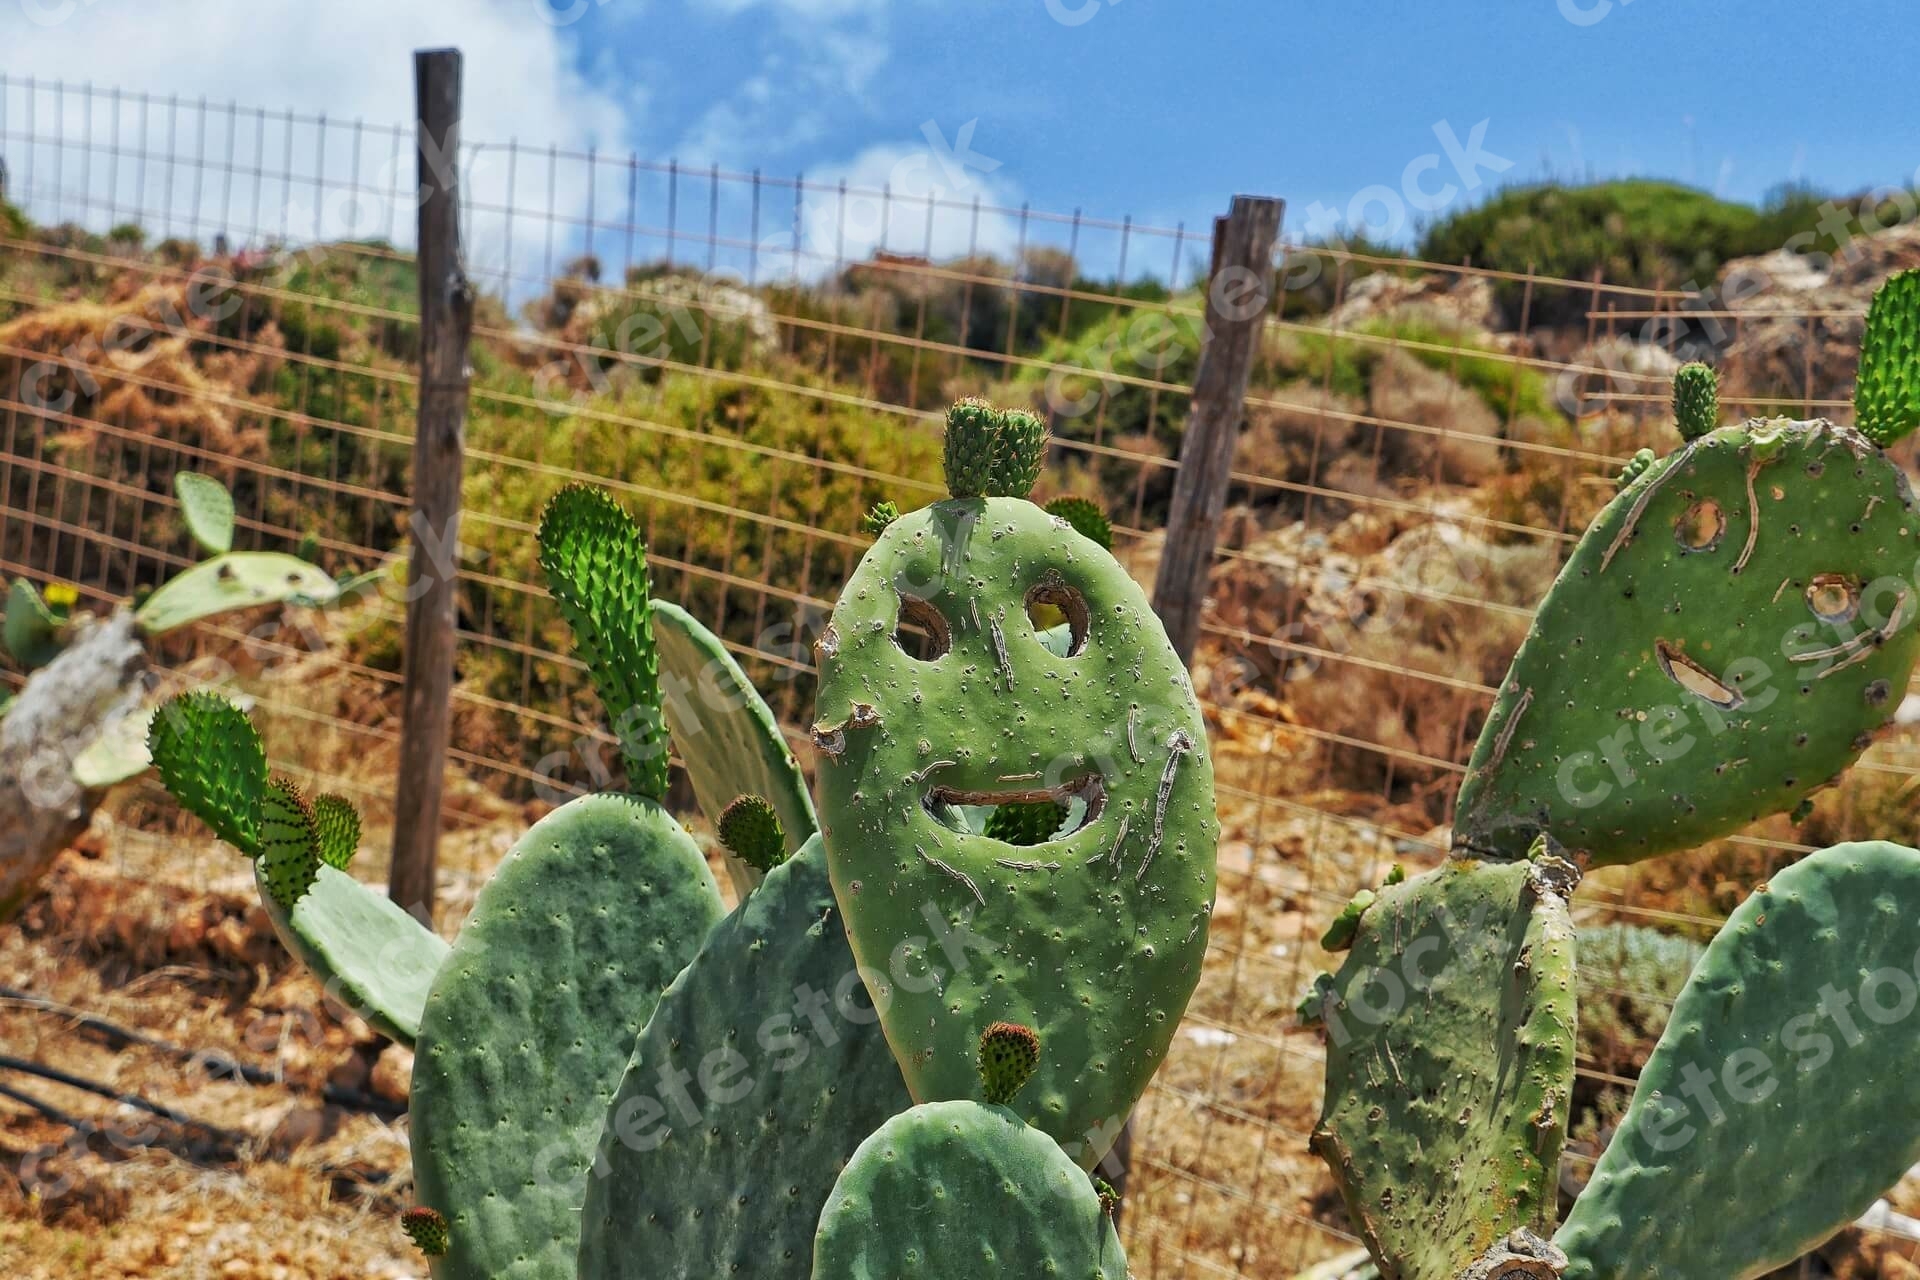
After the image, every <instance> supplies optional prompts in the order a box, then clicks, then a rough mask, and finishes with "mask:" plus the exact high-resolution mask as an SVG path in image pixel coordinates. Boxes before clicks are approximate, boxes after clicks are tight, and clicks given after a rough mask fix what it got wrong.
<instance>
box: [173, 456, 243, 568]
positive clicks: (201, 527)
mask: <svg viewBox="0 0 1920 1280" xmlns="http://www.w3.org/2000/svg"><path fill="white" fill-rule="evenodd" d="M173 491H174V493H175V494H176V495H177V496H178V497H179V499H180V518H181V519H182V520H184V521H186V525H187V532H188V533H191V534H192V535H193V540H194V541H195V542H197V543H199V544H200V545H201V546H202V547H204V548H206V550H208V551H210V552H212V553H213V554H214V555H217V556H218V555H225V554H226V553H227V552H229V551H231V550H233V495H232V494H231V493H228V492H227V486H225V485H223V484H221V483H220V482H219V481H218V480H215V479H214V478H213V477H212V476H203V475H200V474H199V473H198V472H194V471H180V472H176V473H175V474H174V477H173Z"/></svg>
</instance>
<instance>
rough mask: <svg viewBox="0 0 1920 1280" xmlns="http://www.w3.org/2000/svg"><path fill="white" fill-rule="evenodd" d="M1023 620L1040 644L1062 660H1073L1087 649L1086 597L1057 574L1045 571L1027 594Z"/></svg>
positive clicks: (1088, 623) (1088, 619) (1087, 618)
mask: <svg viewBox="0 0 1920 1280" xmlns="http://www.w3.org/2000/svg"><path fill="white" fill-rule="evenodd" d="M1027 620H1028V621H1029V622H1031V623H1033V629H1034V631H1036V632H1037V633H1039V636H1040V643H1041V644H1044V645H1046V646H1047V648H1049V649H1051V650H1053V652H1054V653H1055V654H1056V655H1058V656H1060V657H1062V658H1077V657H1079V656H1080V654H1081V653H1082V652H1084V651H1085V649H1086V647H1087V631H1088V628H1089V626H1090V625H1091V620H1090V618H1089V617H1088V613H1087V598H1086V597H1085V596H1083V595H1081V594H1080V592H1079V591H1078V590H1077V589H1075V588H1073V587H1070V586H1068V585H1067V584H1066V582H1065V581H1064V580H1062V579H1061V577H1060V575H1059V574H1057V573H1053V572H1052V571H1049V572H1048V573H1047V576H1046V577H1044V578H1042V579H1040V581H1039V582H1037V583H1035V584H1034V585H1033V587H1032V588H1031V589H1030V590H1029V591H1028V592H1027Z"/></svg>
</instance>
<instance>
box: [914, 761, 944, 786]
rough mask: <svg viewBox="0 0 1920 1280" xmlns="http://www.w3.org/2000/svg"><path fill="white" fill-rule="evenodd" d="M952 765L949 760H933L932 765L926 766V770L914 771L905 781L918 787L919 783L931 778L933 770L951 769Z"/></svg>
mask: <svg viewBox="0 0 1920 1280" xmlns="http://www.w3.org/2000/svg"><path fill="white" fill-rule="evenodd" d="M953 763H954V762H953V761H951V760H935V761H934V762H933V763H932V764H930V765H928V766H927V767H926V768H924V769H916V770H914V771H913V772H912V773H910V774H908V775H907V781H908V782H910V783H912V784H913V785H915V786H918V785H919V784H920V783H922V782H925V781H926V780H927V779H928V778H931V777H932V776H933V771H934V770H935V769H951V768H953Z"/></svg>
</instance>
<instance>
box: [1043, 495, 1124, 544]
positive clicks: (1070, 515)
mask: <svg viewBox="0 0 1920 1280" xmlns="http://www.w3.org/2000/svg"><path fill="white" fill-rule="evenodd" d="M1046 509H1047V514H1048V515H1050V516H1059V517H1060V518H1061V519H1062V520H1065V521H1066V522H1067V523H1068V524H1070V525H1072V526H1073V528H1074V532H1075V533H1078V534H1079V535H1080V536H1081V537H1083V538H1085V539H1086V540H1087V541H1089V542H1097V543H1099V544H1100V549H1101V550H1102V551H1111V550H1113V524H1112V522H1110V521H1109V520H1108V519H1107V514H1106V512H1104V511H1102V510H1101V509H1100V506H1099V504H1098V503H1096V502H1091V501H1089V500H1088V499H1086V498H1078V497H1074V496H1071V495H1068V496H1065V497H1060V498H1055V499H1054V500H1053V501H1052V502H1049V503H1048V504H1047V508H1046Z"/></svg>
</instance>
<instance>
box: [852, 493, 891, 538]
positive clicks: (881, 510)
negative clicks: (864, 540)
mask: <svg viewBox="0 0 1920 1280" xmlns="http://www.w3.org/2000/svg"><path fill="white" fill-rule="evenodd" d="M899 518H900V508H899V507H896V506H894V505H893V503H891V502H876V503H874V504H873V506H872V507H870V508H869V509H868V511H867V514H866V515H865V516H863V517H861V520H860V527H861V528H862V529H865V530H866V531H867V532H868V533H870V534H872V535H873V536H874V537H876V538H877V537H879V536H880V534H881V532H882V531H883V530H885V529H886V527H887V526H888V525H890V524H892V523H893V522H894V521H895V520H898V519H899Z"/></svg>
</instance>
